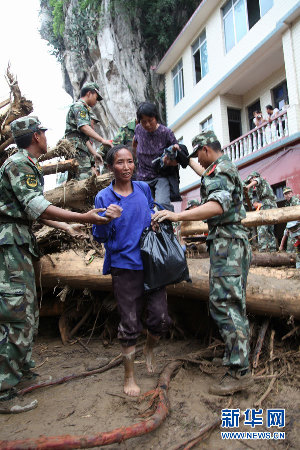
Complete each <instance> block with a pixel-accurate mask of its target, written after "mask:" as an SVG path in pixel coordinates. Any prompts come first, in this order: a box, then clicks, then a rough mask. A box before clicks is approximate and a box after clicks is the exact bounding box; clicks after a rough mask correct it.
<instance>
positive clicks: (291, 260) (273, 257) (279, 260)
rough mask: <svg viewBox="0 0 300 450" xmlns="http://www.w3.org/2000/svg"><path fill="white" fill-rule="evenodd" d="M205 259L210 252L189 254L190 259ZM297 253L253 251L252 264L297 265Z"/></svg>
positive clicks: (270, 265) (264, 265) (271, 265)
mask: <svg viewBox="0 0 300 450" xmlns="http://www.w3.org/2000/svg"><path fill="white" fill-rule="evenodd" d="M190 258H191V259H205V258H209V253H208V252H205V253H199V254H195V255H194V254H193V252H191V256H188V259H190ZM295 263H296V255H295V254H293V253H286V252H283V253H275V252H273V253H271V252H262V253H260V252H253V253H252V259H251V266H263V267H280V266H292V267H295Z"/></svg>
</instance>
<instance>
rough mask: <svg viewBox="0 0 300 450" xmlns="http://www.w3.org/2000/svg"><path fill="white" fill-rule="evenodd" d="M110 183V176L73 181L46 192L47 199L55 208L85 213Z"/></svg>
mask: <svg viewBox="0 0 300 450" xmlns="http://www.w3.org/2000/svg"><path fill="white" fill-rule="evenodd" d="M110 182H111V175H110V174H104V175H99V176H98V177H96V176H91V177H90V178H87V179H86V180H80V181H77V180H71V181H68V182H67V183H66V184H65V185H63V186H59V187H57V188H55V189H52V190H51V191H47V192H45V197H46V199H47V200H49V202H51V203H52V204H53V205H55V206H60V207H62V208H73V209H75V210H77V211H84V210H87V209H88V208H89V207H90V205H91V204H92V203H93V202H94V197H95V195H96V194H97V193H98V192H99V191H100V189H103V188H105V187H106V186H108V185H109V183H110Z"/></svg>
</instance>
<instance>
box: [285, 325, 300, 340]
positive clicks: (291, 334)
mask: <svg viewBox="0 0 300 450" xmlns="http://www.w3.org/2000/svg"><path fill="white" fill-rule="evenodd" d="M299 330H300V325H298V326H297V327H295V328H293V329H292V330H291V331H289V332H288V333H287V334H285V335H284V336H282V338H281V340H282V341H284V340H285V339H287V338H289V337H291V336H293V335H294V334H295V333H297V332H298V331H299Z"/></svg>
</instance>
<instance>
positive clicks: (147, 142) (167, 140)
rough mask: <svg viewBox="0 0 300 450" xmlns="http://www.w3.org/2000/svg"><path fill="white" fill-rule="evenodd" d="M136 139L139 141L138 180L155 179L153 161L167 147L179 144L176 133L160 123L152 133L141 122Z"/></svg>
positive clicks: (137, 153) (136, 129) (137, 152)
mask: <svg viewBox="0 0 300 450" xmlns="http://www.w3.org/2000/svg"><path fill="white" fill-rule="evenodd" d="M135 140H136V141H137V144H138V145H137V151H136V155H137V160H138V169H137V180H142V181H145V180H153V178H156V177H157V172H156V171H155V169H154V167H153V164H152V161H153V159H155V158H158V157H159V156H161V155H162V154H163V151H164V149H165V148H167V147H169V146H170V145H172V144H173V145H174V144H177V143H178V142H177V140H176V138H175V136H174V133H173V131H172V130H170V129H169V128H167V127H165V126H164V125H161V124H160V125H159V127H158V128H157V130H155V131H153V132H152V133H150V132H149V131H146V130H145V129H144V128H143V127H142V125H141V124H140V123H139V124H138V125H137V126H136V128H135Z"/></svg>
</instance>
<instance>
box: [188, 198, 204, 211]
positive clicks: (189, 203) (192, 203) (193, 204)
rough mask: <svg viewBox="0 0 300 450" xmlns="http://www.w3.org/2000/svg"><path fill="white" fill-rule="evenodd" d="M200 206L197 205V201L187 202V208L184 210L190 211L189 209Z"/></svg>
mask: <svg viewBox="0 0 300 450" xmlns="http://www.w3.org/2000/svg"><path fill="white" fill-rule="evenodd" d="M199 205H200V203H199V201H198V200H195V199H194V200H189V201H188V202H187V207H186V208H185V209H186V210H187V209H190V208H192V207H193V206H199Z"/></svg>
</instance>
